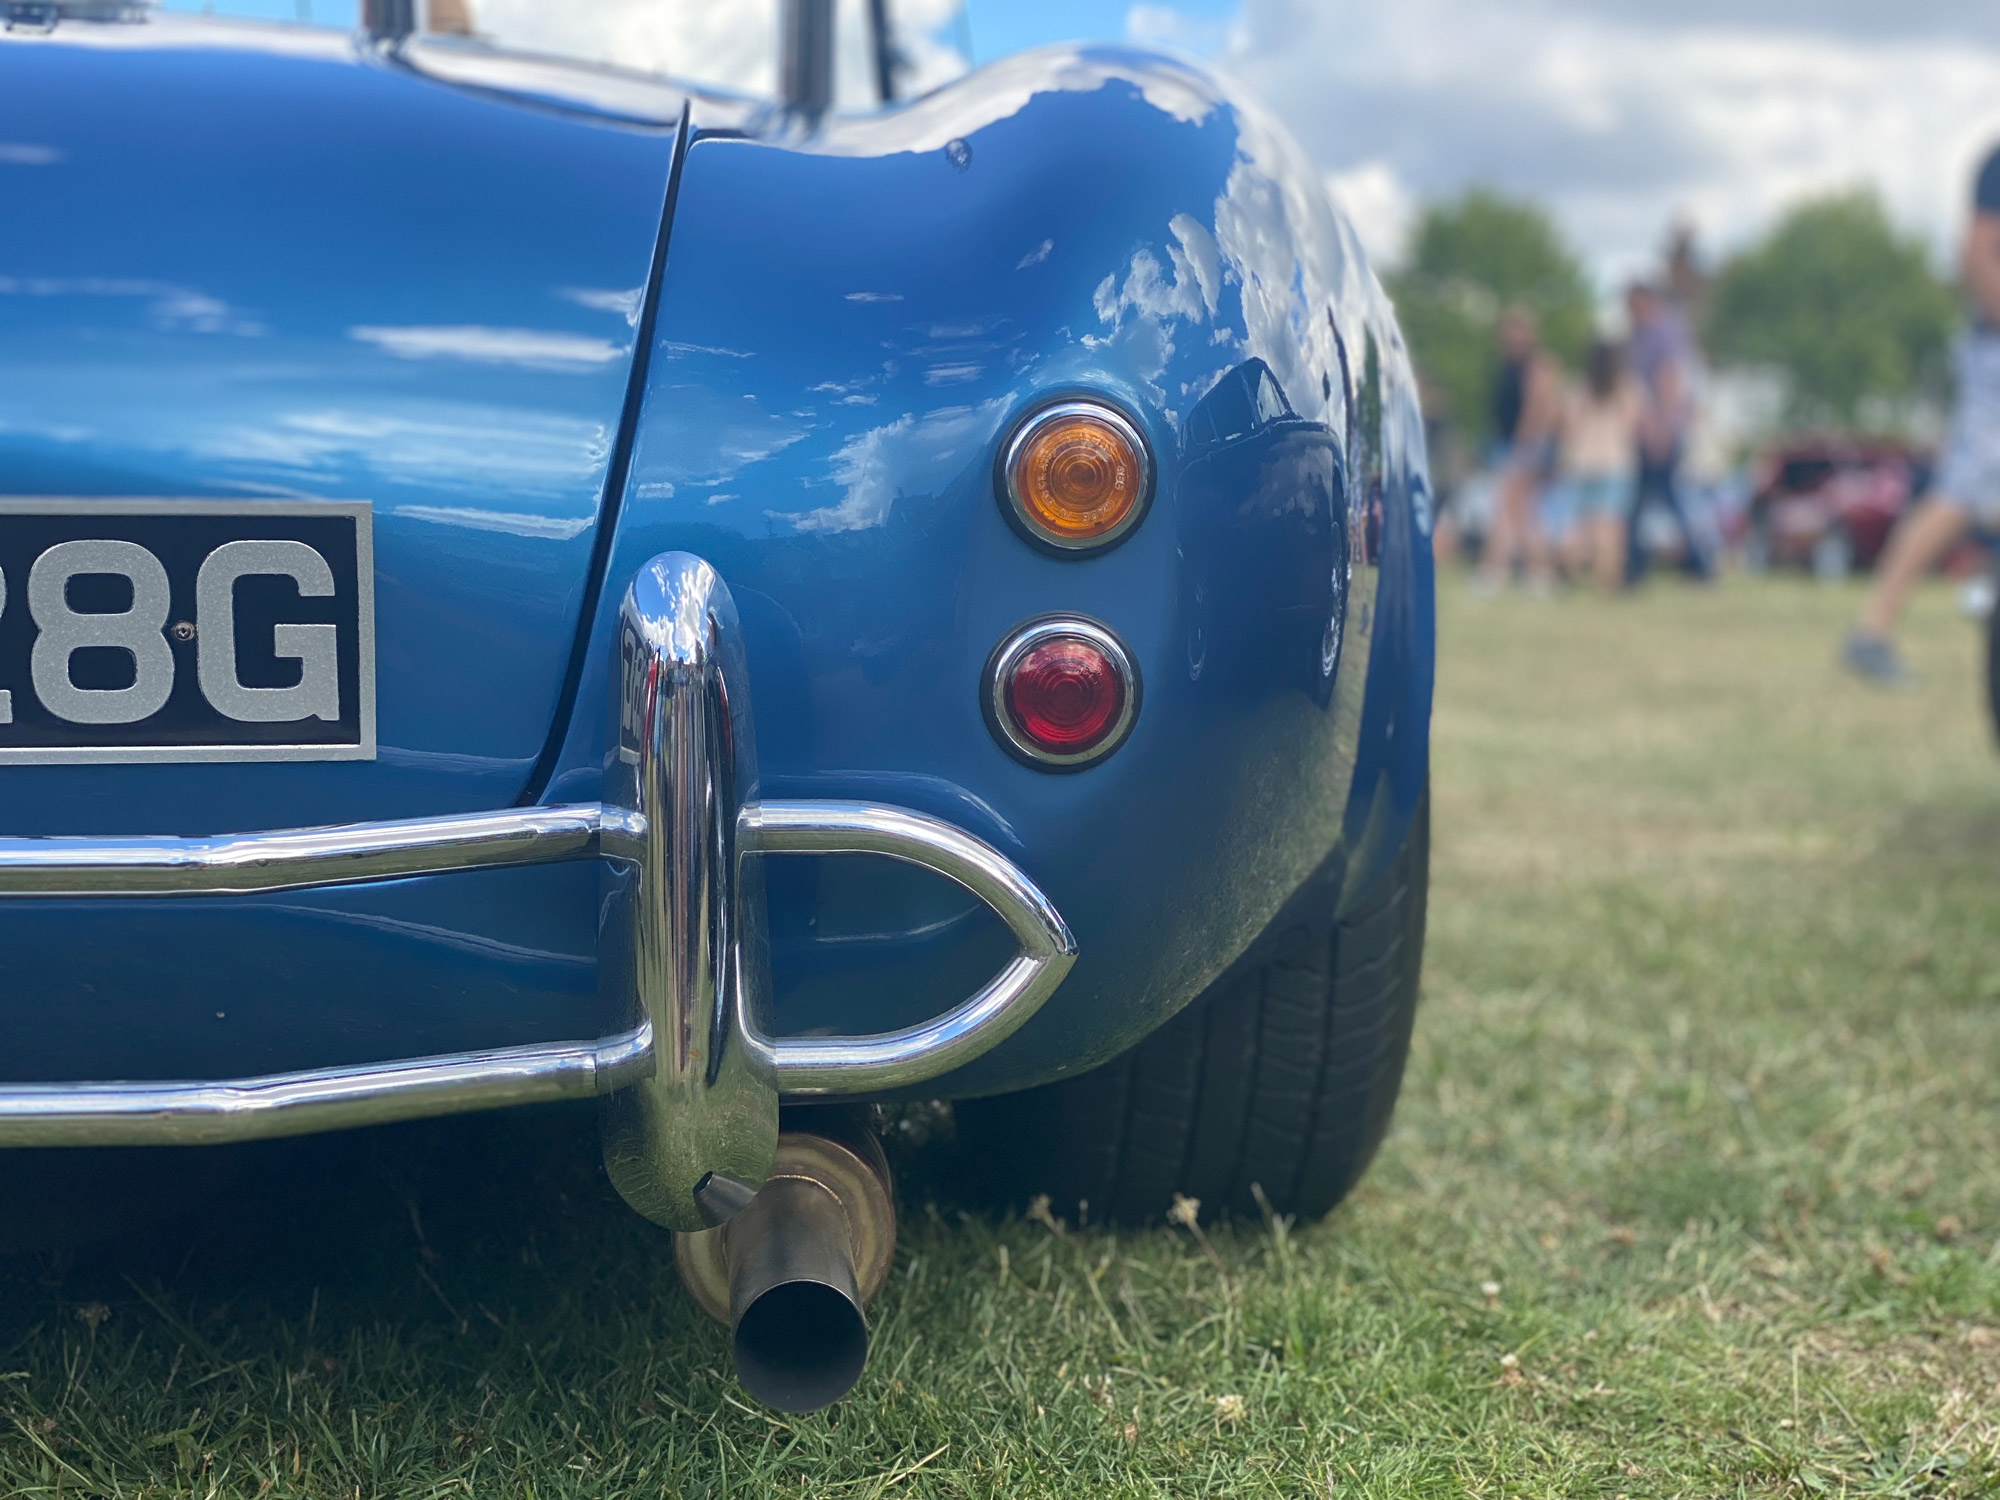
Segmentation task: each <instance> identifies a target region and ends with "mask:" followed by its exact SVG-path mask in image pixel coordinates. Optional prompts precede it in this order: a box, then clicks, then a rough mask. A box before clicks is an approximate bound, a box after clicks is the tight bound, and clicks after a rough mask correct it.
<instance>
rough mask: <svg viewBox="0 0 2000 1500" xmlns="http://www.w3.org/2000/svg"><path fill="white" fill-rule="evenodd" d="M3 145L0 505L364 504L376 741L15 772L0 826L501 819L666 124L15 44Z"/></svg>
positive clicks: (280, 64)
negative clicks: (343, 753)
mask: <svg viewBox="0 0 2000 1500" xmlns="http://www.w3.org/2000/svg"><path fill="white" fill-rule="evenodd" d="M0 141H5V142H8V143H10V149H9V150H8V151H7V152H6V153H5V154H4V155H0V203H4V204H5V205H6V207H5V212H4V213H0V493H7V494H57V495H83V496H88V495H186V496H248V495H284V496H303V497H309V498H323V499H329V500H332V499H340V500H367V501H370V502H372V504H373V506H374V515H375V556H376V564H377V576H376V611H377V639H378V641H379V643H380V650H379V652H378V670H377V677H378V688H377V699H378V710H379V717H380V739H381V746H382V749H381V753H380V757H379V758H378V759H377V760H376V761H374V762H372V763H355V764H347V765H337V766H336V765H321V766H287V765H257V766H244V765H211V766H187V765H183V766H170V767H148V766H127V767H122V768H118V769H116V770H106V769H104V768H100V767H33V768H10V769H9V770H8V772H7V776H6V785H7V789H8V796H7V799H6V809H5V813H4V819H5V826H6V831H7V832H9V833H42V832H50V833H55V832H61V833H98V832H176V833H177V832H189V833H199V832H216V831H223V830H230V829H250V828H260V827H283V826H288V825H299V824H310V823H328V822H344V821H350V820H357V819H366V818H387V817H401V816H409V815H416V814H423V813H436V812H450V811H458V810H462V809H469V808H479V807H491V806H494V805H505V804H506V803H508V802H511V801H512V800H513V799H514V798H515V797H516V796H517V795H518V794H519V792H520V790H521V787H522V785H523V783H524V782H525V781H526V779H527V777H528V775H529V772H530V768H531V767H532V765H533V764H534V762H535V759H536V757H537V756H538V755H539V754H540V752H541V750H542V747H543V744H544V742H545V740H546V739H547V736H548V732H549V723H550V719H551V717H552V715H553V713H554V711H555V705H556V701H557V697H558V693H559V691H560V688H561V686H562V681H563V676H564V673H565V672H566V671H567V669H568V666H569V659H570V647H571V642H572V640H573V638H574V634H575V628H576V622H577V618H578V612H579V610H580V608H581V605H582V599H583V594H584V588H585V583H586V581H587V578H588V576H589V572H590V559H591V548H592V542H593V539H594V532H595V523H596V517H597V512H598V508H599V505H600V503H601V499H602V495H603V491H604V488H605V484H606V481H607V478H608V476H609V472H610V467H611V459H612V453H613V448H614V444H615V440H616V437H617V432H618V426H619V419H620V415H621V412H622V410H623V407H624V404H625V397H626V388H627V384H628V377H629V373H630V370H631V363H632V345H633V331H634V326H635V324H636V321H637V314H638V310H639V304H640V298H641V296H642V293H643V290H644V288H645V285H646V281H647V278H648V275H649V272H650V268H651V263H652V258H653V250H654V246H655V243H656V241H657V238H658V234H659V228H660V219H661V209H662V203H663V200H664V197H665V193H666V188H667V181H668V175H669V169H670V165H671V161H672V156H673V151H674V132H673V131H671V130H663V129H658V128H640V127H633V126H626V125H616V124H610V123H606V122H603V121H599V120H591V119H588V118H585V117H582V116H579V115H575V114H563V113H558V112H555V111H552V110H547V109H530V108H523V107H521V106H519V105H516V104H511V103H506V102H501V101H499V100H496V99H493V98H490V97H482V96H480V95H478V94H475V93H471V92H468V91H466V90H462V89H456V88H450V87H445V86H442V85H439V84H437V83H434V82H430V81H427V80H424V79H421V78H419V77H416V76H415V75H413V74H411V73H410V72H407V71H405V70H403V69H400V68H397V67H394V66H391V65H387V64H385V63H383V62H381V61H379V60H377V59H375V58H374V57H373V56H372V54H369V53H366V52H364V51H362V50H360V49H358V48H357V47H356V45H355V43H354V42H353V41H352V40H351V39H350V38H349V37H348V36H346V35H344V34H340V33H332V32H316V31H312V30H308V29H304V28H296V27H267V26H254V25H247V24H244V25H225V24H218V23H204V22H200V21H195V20H190V19H186V18H182V17H161V18H157V19H156V20H154V21H152V22H150V23H147V24H144V25H137V26H103V25H96V26H93V25H87V24H65V25H63V26H61V27H59V28H57V30H56V31H55V32H54V33H52V34H50V35H48V36H34V35H29V34H25V33H20V32H5V33H0ZM17 582H18V581H17ZM0 686H4V684H0Z"/></svg>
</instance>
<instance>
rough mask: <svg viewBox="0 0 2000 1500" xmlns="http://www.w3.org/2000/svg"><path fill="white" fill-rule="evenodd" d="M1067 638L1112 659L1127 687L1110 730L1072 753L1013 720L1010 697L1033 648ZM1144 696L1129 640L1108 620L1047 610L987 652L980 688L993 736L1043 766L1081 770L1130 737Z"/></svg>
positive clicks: (1013, 752)
mask: <svg viewBox="0 0 2000 1500" xmlns="http://www.w3.org/2000/svg"><path fill="white" fill-rule="evenodd" d="M1064 639H1068V640H1077V641H1082V642H1084V643H1086V644H1087V645H1089V646H1091V647H1092V648H1093V649H1095V650H1096V651H1097V652H1098V653H1099V654H1100V655H1102V656H1103V657H1104V659H1105V660H1106V661H1108V662H1109V663H1110V664H1111V668H1112V670H1113V671H1114V672H1116V673H1117V674H1118V676H1119V679H1120V681H1121V682H1122V683H1123V684H1124V687H1125V701H1124V703H1123V705H1122V706H1121V708H1120V710H1119V713H1118V717H1117V719H1116V720H1115V721H1114V722H1113V724H1112V726H1111V729H1110V731H1109V732H1108V733H1106V734H1105V735H1104V736H1103V738H1101V739H1100V740H1098V742H1097V743H1096V744H1094V745H1092V746H1090V747H1089V748H1088V749H1085V750H1080V751H1075V752H1071V753H1067V754H1065V753H1062V752H1058V751H1053V750H1049V749H1046V748H1045V747H1043V746H1042V745H1039V744H1037V743H1036V742H1035V741H1034V740H1032V739H1030V738H1028V736H1027V735H1026V734H1025V733H1024V732H1023V731H1022V729H1021V728H1020V726H1019V725H1017V724H1016V723H1015V722H1014V716H1013V713H1012V711H1011V710H1010V708H1009V706H1008V702H1007V689H1008V686H1009V685H1010V684H1011V682H1012V680H1013V675H1014V671H1015V669H1016V668H1017V667H1019V666H1020V664H1021V662H1022V661H1023V660H1024V659H1025V658H1026V657H1027V656H1028V654H1029V653H1030V652H1032V651H1033V650H1034V649H1035V648H1036V647H1038V646H1041V645H1044V644H1046V643H1048V642H1050V641H1056V640H1064ZM1142 696H1143V692H1142V684H1141V682H1140V678H1139V667H1138V663H1137V662H1135V661H1134V660H1133V658H1132V653H1131V651H1130V650H1128V649H1127V648H1126V645H1125V643H1124V641H1122V640H1120V639H1119V638H1118V635H1117V633H1116V632H1115V631H1113V630H1112V629H1111V628H1110V627H1109V626H1108V625H1105V624H1103V623H1102V622H1101V621H1097V620H1093V619H1090V618H1088V617H1086V616H1083V615H1042V616H1039V617H1038V618H1036V619H1033V620H1029V621H1026V622H1025V623H1023V624H1021V625H1017V626H1016V627H1015V628H1014V629H1013V630H1012V631H1010V632H1008V634H1007V635H1006V636H1005V637H1003V638H1002V639H1001V641H1000V644H999V645H997V646H995V647H994V648H993V654H992V655H991V656H989V657H988V658H987V661H986V671H985V673H984V679H983V683H982V686H981V690H980V694H979V697H980V707H981V709H982V710H983V711H984V713H985V716H986V725H987V728H989V729H991V730H992V731H993V737H994V738H995V739H996V740H998V741H999V742H1000V744H1001V745H1002V747H1003V748H1005V749H1006V750H1007V752H1008V753H1009V754H1011V755H1012V756H1013V757H1014V758H1015V759H1016V760H1019V761H1021V762H1023V763H1024V764H1026V765H1030V766H1033V767H1034V768H1035V769H1036V770H1038V771H1082V770H1087V769H1088V768H1089V767H1091V766H1094V765H1097V764H1099V763H1100V762H1102V761H1104V760H1106V759H1107V758H1109V757H1110V756H1111V755H1112V754H1113V753H1114V752H1115V751H1117V750H1118V748H1119V747H1120V746H1122V745H1123V744H1124V743H1125V742H1126V740H1128V739H1130V738H1131V736H1132V728H1133V726H1134V725H1135V724H1136V723H1137V722H1138V719H1139V706H1140V699H1141V697H1142Z"/></svg>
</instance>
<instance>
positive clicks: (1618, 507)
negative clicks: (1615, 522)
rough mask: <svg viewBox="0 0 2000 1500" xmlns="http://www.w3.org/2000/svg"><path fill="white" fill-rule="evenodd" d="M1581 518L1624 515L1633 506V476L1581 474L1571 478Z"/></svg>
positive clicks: (1578, 514)
mask: <svg viewBox="0 0 2000 1500" xmlns="http://www.w3.org/2000/svg"><path fill="white" fill-rule="evenodd" d="M1569 487H1570V490H1571V492H1572V493H1573V494H1574V496H1575V504H1576V513H1577V516H1578V517H1579V518H1580V519H1588V518H1589V517H1591V516H1622V515H1624V514H1625V512H1626V511H1628V510H1630V509H1631V508H1632V476H1631V475H1629V474H1579V475H1578V476H1576V477H1575V478H1574V479H1572V480H1570V482H1569Z"/></svg>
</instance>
